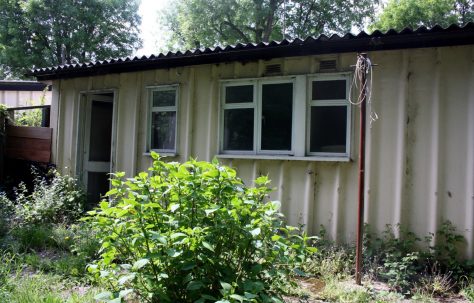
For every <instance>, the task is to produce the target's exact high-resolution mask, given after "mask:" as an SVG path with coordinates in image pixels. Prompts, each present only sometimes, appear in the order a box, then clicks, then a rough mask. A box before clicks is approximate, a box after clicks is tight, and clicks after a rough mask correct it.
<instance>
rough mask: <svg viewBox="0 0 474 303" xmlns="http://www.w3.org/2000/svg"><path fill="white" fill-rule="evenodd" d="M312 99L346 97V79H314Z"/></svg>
mask: <svg viewBox="0 0 474 303" xmlns="http://www.w3.org/2000/svg"><path fill="white" fill-rule="evenodd" d="M312 99H313V100H335V99H346V80H330V81H313V93H312Z"/></svg>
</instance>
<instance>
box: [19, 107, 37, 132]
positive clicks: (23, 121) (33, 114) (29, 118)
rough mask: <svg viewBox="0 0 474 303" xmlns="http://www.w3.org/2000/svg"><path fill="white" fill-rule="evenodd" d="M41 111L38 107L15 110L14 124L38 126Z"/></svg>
mask: <svg viewBox="0 0 474 303" xmlns="http://www.w3.org/2000/svg"><path fill="white" fill-rule="evenodd" d="M42 119H43V111H42V110H41V109H39V108H35V109H28V110H16V111H15V125H18V126H30V127H40V126H41V121H42Z"/></svg>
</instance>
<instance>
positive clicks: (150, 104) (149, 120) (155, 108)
mask: <svg viewBox="0 0 474 303" xmlns="http://www.w3.org/2000/svg"><path fill="white" fill-rule="evenodd" d="M146 88H147V92H148V97H147V101H148V104H147V111H148V114H147V140H146V151H147V152H148V153H150V152H152V151H153V152H157V153H159V154H160V155H176V153H177V151H178V129H179V128H178V125H179V106H178V103H179V85H178V84H170V85H156V86H148V87H146ZM172 90H173V91H175V104H174V106H153V92H155V91H172ZM154 112H175V113H176V123H175V130H174V148H173V149H154V148H152V147H151V136H152V114H153V113H154Z"/></svg>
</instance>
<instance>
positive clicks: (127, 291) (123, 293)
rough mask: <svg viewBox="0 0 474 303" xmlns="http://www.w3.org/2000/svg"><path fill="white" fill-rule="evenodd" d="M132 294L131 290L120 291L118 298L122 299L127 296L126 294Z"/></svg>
mask: <svg viewBox="0 0 474 303" xmlns="http://www.w3.org/2000/svg"><path fill="white" fill-rule="evenodd" d="M132 292H133V289H132V288H129V289H124V290H121V291H120V292H119V298H124V297H125V296H127V295H128V294H131V293H132Z"/></svg>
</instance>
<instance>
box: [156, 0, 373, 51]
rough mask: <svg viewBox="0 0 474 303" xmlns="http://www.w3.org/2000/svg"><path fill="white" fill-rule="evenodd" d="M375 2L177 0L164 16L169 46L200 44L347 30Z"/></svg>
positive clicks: (360, 22) (370, 10)
mask: <svg viewBox="0 0 474 303" xmlns="http://www.w3.org/2000/svg"><path fill="white" fill-rule="evenodd" d="M377 3H378V1H374V0H177V1H176V2H175V3H173V6H172V7H170V8H169V9H168V11H167V12H166V13H165V14H164V17H163V19H162V21H163V23H164V24H165V25H166V26H168V28H169V29H170V31H171V32H172V39H171V41H170V45H172V46H175V47H186V48H193V47H200V46H212V45H215V44H234V43H236V42H243V43H246V42H260V41H269V40H273V39H282V38H283V37H287V38H294V37H306V36H309V35H319V34H321V33H341V32H347V31H350V30H351V29H353V28H354V27H359V28H360V27H361V26H362V25H363V24H364V19H365V18H366V17H368V16H370V15H371V14H372V13H373V11H374V6H375V5H377Z"/></svg>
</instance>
